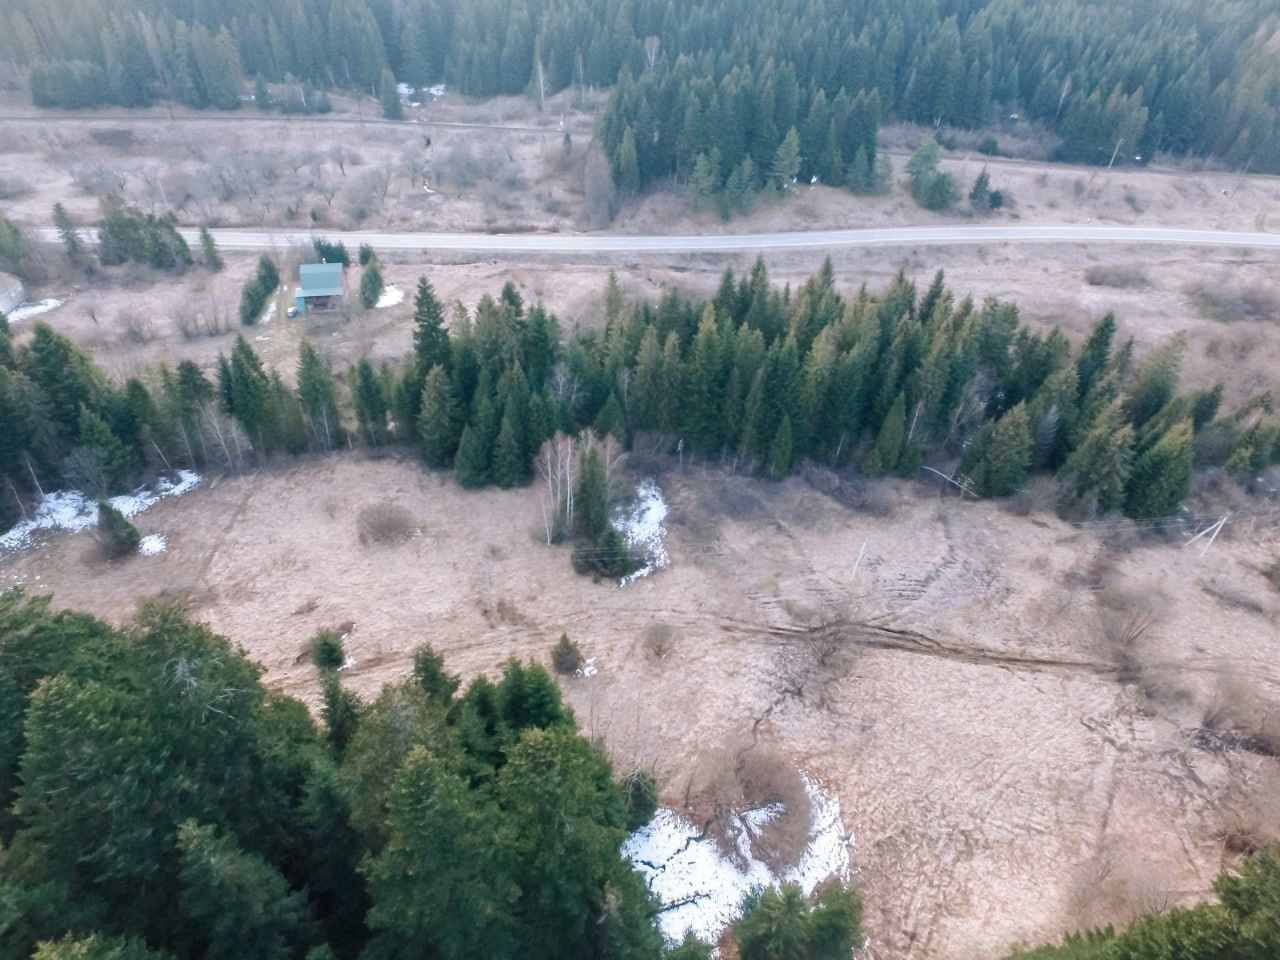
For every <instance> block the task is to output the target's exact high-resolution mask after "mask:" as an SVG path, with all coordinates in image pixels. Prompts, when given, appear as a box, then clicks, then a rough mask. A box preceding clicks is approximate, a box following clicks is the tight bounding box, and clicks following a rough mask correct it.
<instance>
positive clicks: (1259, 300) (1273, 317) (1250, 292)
mask: <svg viewBox="0 0 1280 960" xmlns="http://www.w3.org/2000/svg"><path fill="white" fill-rule="evenodd" d="M1187 294H1188V296H1189V297H1190V298H1191V302H1192V304H1194V305H1195V308H1196V309H1197V310H1199V311H1200V313H1201V314H1202V315H1203V316H1204V317H1205V318H1207V319H1209V320H1216V321H1218V322H1219V323H1241V322H1255V323H1260V322H1271V323H1276V322H1280V292H1277V291H1276V290H1275V289H1273V288H1271V287H1261V286H1253V287H1246V286H1243V285H1241V284H1235V283H1224V282H1215V283H1197V284H1193V285H1192V286H1190V287H1189V288H1187Z"/></svg>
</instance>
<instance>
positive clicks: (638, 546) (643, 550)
mask: <svg viewBox="0 0 1280 960" xmlns="http://www.w3.org/2000/svg"><path fill="white" fill-rule="evenodd" d="M666 519H667V502H666V501H665V500H664V499H662V488H661V487H659V486H658V484H657V483H656V482H655V481H653V480H645V481H643V482H642V483H641V484H640V486H638V487H636V499H635V501H634V502H633V503H631V504H628V505H626V506H623V507H621V508H619V509H618V510H617V511H615V514H614V518H613V525H614V527H616V528H617V530H618V532H619V533H621V534H622V539H623V540H625V541H626V543H627V547H628V549H630V550H631V552H632V553H633V554H639V555H640V556H642V557H643V558H644V565H643V566H641V567H640V569H639V570H637V571H635V572H634V573H631V574H628V575H627V576H625V577H623V578H622V581H621V585H622V586H624V587H625V586H626V585H627V584H629V583H632V582H634V581H636V580H639V579H641V578H642V577H647V576H649V574H651V573H653V572H654V571H656V570H661V569H662V568H663V567H665V566H666V565H667V564H668V563H670V562H671V558H670V557H668V556H667V548H666V545H665V543H664V541H665V540H666V537H667V530H666V527H664V526H663V521H664V520H666Z"/></svg>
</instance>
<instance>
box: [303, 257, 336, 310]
mask: <svg viewBox="0 0 1280 960" xmlns="http://www.w3.org/2000/svg"><path fill="white" fill-rule="evenodd" d="M346 299H347V277H346V273H345V272H344V271H343V269H342V264H340V263H304V264H303V265H302V266H301V267H299V268H298V299H297V303H296V304H295V305H296V307H297V310H298V313H300V314H301V313H306V312H307V311H308V310H311V311H316V312H323V311H325V310H341V309H342V306H343V304H344V303H345V302H346Z"/></svg>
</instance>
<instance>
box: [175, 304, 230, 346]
mask: <svg viewBox="0 0 1280 960" xmlns="http://www.w3.org/2000/svg"><path fill="white" fill-rule="evenodd" d="M177 324H178V332H179V333H181V334H182V338H183V339H184V340H194V339H195V338H196V337H221V336H225V335H226V334H228V333H230V332H231V330H232V328H233V327H234V325H235V324H234V320H233V319H232V317H231V311H230V309H229V308H228V306H227V304H226V303H221V302H218V301H215V300H210V301H209V303H208V304H206V305H205V306H204V307H203V308H201V309H198V310H195V311H192V312H188V311H186V310H184V311H182V312H181V313H179V314H178V315H177Z"/></svg>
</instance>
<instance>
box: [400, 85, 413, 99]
mask: <svg viewBox="0 0 1280 960" xmlns="http://www.w3.org/2000/svg"><path fill="white" fill-rule="evenodd" d="M396 93H398V94H400V99H401V100H408V99H409V98H410V97H412V96H413V87H411V86H409V84H407V83H397V84H396Z"/></svg>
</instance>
